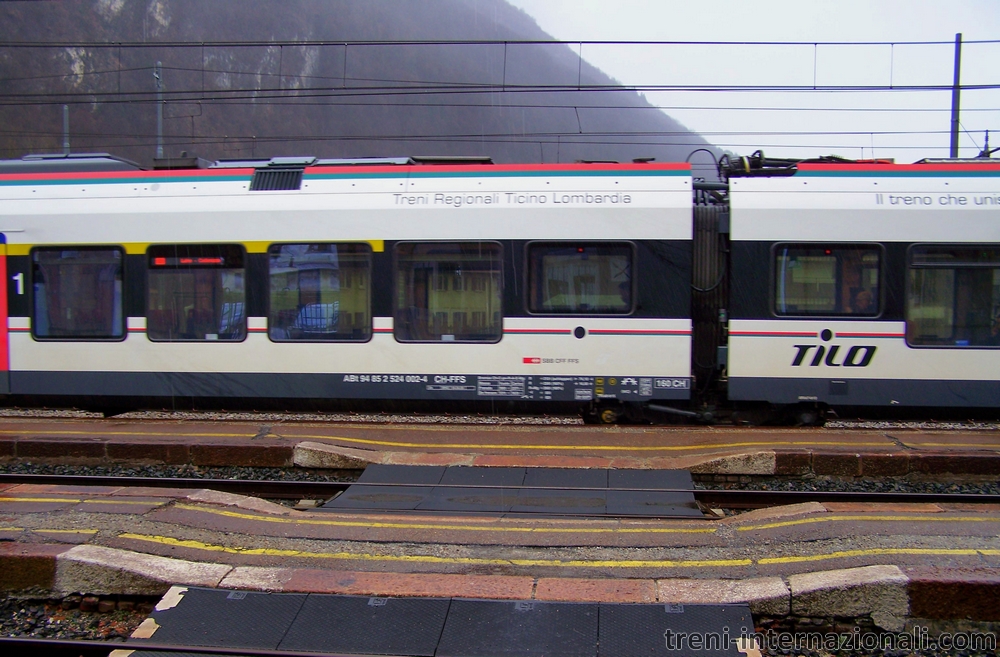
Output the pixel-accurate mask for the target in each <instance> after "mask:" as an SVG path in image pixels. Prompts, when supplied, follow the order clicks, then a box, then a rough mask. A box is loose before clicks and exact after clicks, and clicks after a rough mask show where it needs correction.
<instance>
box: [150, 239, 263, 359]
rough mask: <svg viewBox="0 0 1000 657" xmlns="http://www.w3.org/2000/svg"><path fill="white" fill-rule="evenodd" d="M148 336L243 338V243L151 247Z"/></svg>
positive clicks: (245, 320)
mask: <svg viewBox="0 0 1000 657" xmlns="http://www.w3.org/2000/svg"><path fill="white" fill-rule="evenodd" d="M146 257H147V259H148V265H149V296H148V303H147V305H146V335H147V336H148V337H149V339H150V340H158V341H183V340H212V341H215V340H220V341H221V340H242V339H244V338H245V337H246V334H247V319H246V291H245V290H246V287H245V286H246V284H245V270H244V266H243V261H244V256H243V247H242V246H239V245H235V244H178V245H170V246H151V247H149V249H148V250H147V251H146Z"/></svg>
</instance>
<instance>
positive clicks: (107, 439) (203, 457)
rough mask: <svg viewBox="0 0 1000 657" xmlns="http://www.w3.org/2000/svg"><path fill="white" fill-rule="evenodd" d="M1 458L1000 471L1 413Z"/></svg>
mask: <svg viewBox="0 0 1000 657" xmlns="http://www.w3.org/2000/svg"><path fill="white" fill-rule="evenodd" d="M0 459H8V460H9V459H29V460H34V461H42V460H49V461H66V462H114V461H138V462H148V463H164V464H175V465H176V464H192V465H199V466H259V467H287V466H291V465H297V466H300V467H311V468H341V469H362V468H364V467H365V466H366V465H367V464H370V463H378V464H386V465H441V466H455V465H476V466H494V467H556V468H566V467H576V468H613V469H685V470H689V471H690V472H692V473H694V474H696V475H699V474H704V475H713V474H714V475H789V476H795V475H808V474H814V475H819V476H824V475H828V476H841V477H852V476H870V477H884V476H905V475H911V474H912V475H915V476H923V475H928V476H940V475H948V474H953V475H963V476H996V475H1000V431H995V430H983V431H969V430H965V431H962V430H960V431H935V430H912V429H897V430H849V429H784V428H749V429H748V428H740V427H650V426H609V427H601V426H558V425H557V426H490V425H486V426H484V425H431V426H427V425H405V426H404V425H394V424H386V425H375V424H331V423H309V422H287V423H272V424H265V423H260V422H198V421H157V420H118V419H115V418H109V419H35V418H9V417H8V418H0Z"/></svg>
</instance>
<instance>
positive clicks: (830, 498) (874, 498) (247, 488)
mask: <svg viewBox="0 0 1000 657" xmlns="http://www.w3.org/2000/svg"><path fill="white" fill-rule="evenodd" d="M2 484H41V485H58V486H122V487H151V488H208V489H211V490H217V491H222V492H227V493H235V494H239V495H251V496H255V497H265V498H273V499H325V498H331V497H333V496H335V495H337V494H338V493H341V492H343V491H344V490H346V489H347V487H348V486H350V485H351V482H341V481H274V480H252V479H202V478H194V477H186V478H173V477H117V476H94V475H48V474H0V485H2ZM365 485H366V486H372V487H374V486H378V487H383V488H386V489H392V488H393V487H405V488H419V487H434V486H439V484H413V483H407V484H376V483H366V484H365ZM463 488H474V489H503V490H507V491H510V490H512V489H515V488H518V487H511V486H489V485H465V486H463ZM530 488H531V489H532V490H575V491H587V490H593V491H602V492H607V491H609V490H615V491H635V492H645V493H650V492H661V493H692V492H693V493H694V497H695V500H697V501H698V502H699V503H700V504H702V505H703V506H705V507H720V508H727V509H759V508H765V507H771V506H782V505H786V504H799V503H804V502H820V503H822V502H857V503H874V504H901V503H908V504H956V503H961V504H970V503H971V504H1000V495H988V494H978V493H914V492H866V491H811V490H810V491H764V490H743V489H697V488H696V489H695V490H693V491H691V490H689V489H669V488H661V489H650V488H614V489H609V488H586V487H569V488H567V487H546V486H531V487H530Z"/></svg>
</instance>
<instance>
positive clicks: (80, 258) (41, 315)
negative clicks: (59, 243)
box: [31, 247, 125, 340]
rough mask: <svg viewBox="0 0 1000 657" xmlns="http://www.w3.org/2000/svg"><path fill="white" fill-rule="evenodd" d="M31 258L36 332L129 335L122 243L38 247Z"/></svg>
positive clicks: (97, 336)
mask: <svg viewBox="0 0 1000 657" xmlns="http://www.w3.org/2000/svg"><path fill="white" fill-rule="evenodd" d="M31 259H32V284H33V286H34V287H33V290H32V292H33V294H32V299H33V304H32V305H33V308H32V318H31V332H32V334H33V335H34V337H35V338H40V339H46V338H49V339H56V340H73V339H81V340H99V339H109V340H120V339H122V338H124V337H125V319H124V315H123V313H122V262H123V260H124V255H123V253H122V250H121V249H120V248H111V247H86V248H37V249H34V250H33V251H32V252H31Z"/></svg>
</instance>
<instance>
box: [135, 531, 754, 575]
mask: <svg viewBox="0 0 1000 657" xmlns="http://www.w3.org/2000/svg"><path fill="white" fill-rule="evenodd" d="M118 538H125V539H131V540H135V541H145V542H148V543H157V544H159V545H168V546H170V547H182V548H188V549H192V550H201V551H206V552H222V553H225V554H239V555H250V556H267V557H299V558H306V559H339V560H347V561H379V562H397V563H428V564H460V565H472V566H550V567H557V568H709V567H727V566H749V565H751V561H750V559H706V560H671V559H651V560H614V559H608V560H603V559H594V560H591V559H572V560H567V561H563V560H561V559H487V558H481V557H435V556H431V555H416V554H401V555H396V554H370V553H367V552H306V551H303V550H278V549H274V548H238V547H229V546H226V545H214V544H212V543H203V542H201V541H192V540H181V539H176V538H171V537H169V536H149V535H145V534H130V533H122V534H119V535H118Z"/></svg>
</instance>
